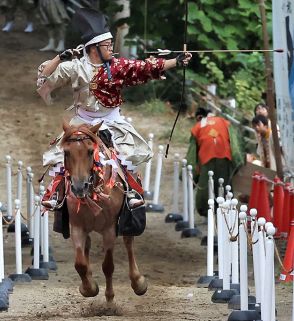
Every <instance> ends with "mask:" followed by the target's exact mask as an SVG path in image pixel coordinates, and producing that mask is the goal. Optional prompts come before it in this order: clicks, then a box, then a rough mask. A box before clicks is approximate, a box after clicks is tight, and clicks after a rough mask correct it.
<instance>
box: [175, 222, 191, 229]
mask: <svg viewBox="0 0 294 321" xmlns="http://www.w3.org/2000/svg"><path fill="white" fill-rule="evenodd" d="M186 228H189V222H188V221H179V222H177V223H176V225H175V230H176V231H177V232H179V231H183V230H184V229H186Z"/></svg>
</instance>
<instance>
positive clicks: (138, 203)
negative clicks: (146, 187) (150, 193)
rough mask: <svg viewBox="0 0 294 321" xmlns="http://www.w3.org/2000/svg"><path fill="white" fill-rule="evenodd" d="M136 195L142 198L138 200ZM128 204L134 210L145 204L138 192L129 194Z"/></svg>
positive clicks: (132, 191)
mask: <svg viewBox="0 0 294 321" xmlns="http://www.w3.org/2000/svg"><path fill="white" fill-rule="evenodd" d="M136 195H138V196H139V197H140V198H137V197H136ZM127 204H128V207H129V208H130V209H134V208H137V207H139V206H142V205H144V204H145V202H144V200H143V198H142V196H141V195H140V194H139V193H138V192H136V191H134V190H131V191H129V192H128V193H127Z"/></svg>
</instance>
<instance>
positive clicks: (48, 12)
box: [39, 0, 69, 52]
mask: <svg viewBox="0 0 294 321" xmlns="http://www.w3.org/2000/svg"><path fill="white" fill-rule="evenodd" d="M39 10H40V15H41V20H42V23H43V24H44V25H45V26H46V28H47V32H48V38H49V39H48V44H47V45H46V46H45V47H44V48H41V49H40V51H56V52H62V51H64V49H65V31H66V25H67V23H68V22H69V16H68V14H67V12H66V9H65V5H64V1H62V0H39ZM55 41H56V43H55Z"/></svg>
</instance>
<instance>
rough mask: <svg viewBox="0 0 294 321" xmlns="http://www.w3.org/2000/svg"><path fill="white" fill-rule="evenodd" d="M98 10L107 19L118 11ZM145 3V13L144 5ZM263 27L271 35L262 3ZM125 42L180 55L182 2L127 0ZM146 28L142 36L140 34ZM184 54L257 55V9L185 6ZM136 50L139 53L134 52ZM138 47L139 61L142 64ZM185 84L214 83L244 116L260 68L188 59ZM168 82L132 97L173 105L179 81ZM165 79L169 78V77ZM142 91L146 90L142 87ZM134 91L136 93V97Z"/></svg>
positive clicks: (230, 0) (260, 86)
mask: <svg viewBox="0 0 294 321" xmlns="http://www.w3.org/2000/svg"><path fill="white" fill-rule="evenodd" d="M100 3H101V4H100V6H101V8H105V10H106V12H107V13H108V14H109V15H110V16H111V12H112V13H113V12H115V11H118V10H119V8H118V7H117V5H115V2H113V1H108V2H106V1H101V2H100ZM146 3H147V8H146V7H145V4H146ZM265 5H266V10H267V25H268V31H269V35H271V7H270V6H271V4H269V2H267V1H265ZM130 8H131V17H130V18H129V19H128V20H127V22H128V24H129V26H130V31H129V35H130V39H134V38H136V37H137V38H140V39H141V40H144V34H145V32H146V34H147V48H145V49H150V50H154V49H156V48H169V49H173V50H181V48H183V42H184V33H185V32H184V30H185V21H184V17H185V6H184V1H183V0H156V1H151V0H148V1H147V2H146V1H145V0H144V1H135V0H130ZM145 23H146V30H145ZM187 30H188V39H187V40H188V49H190V50H205V49H210V50H211V49H212V50H213V49H231V50H232V49H262V47H261V46H262V43H263V41H262V25H261V20H260V13H259V5H258V2H257V1H252V0H218V1H215V0H198V1H195V0H188V25H187ZM140 48H141V51H140ZM143 49H144V48H143V47H142V46H141V47H140V46H139V58H145V57H146V55H145V54H144V50H143ZM189 69H190V70H189V72H187V79H191V80H197V81H198V82H200V83H201V84H203V85H205V84H208V83H212V82H213V83H216V84H217V86H218V94H219V95H220V96H221V97H222V98H227V97H232V96H233V97H235V98H236V99H237V104H238V107H240V108H242V110H245V111H246V112H248V113H250V111H251V110H252V108H253V106H254V105H255V103H256V102H258V101H260V99H261V95H262V93H263V92H264V87H265V80H264V62H263V59H262V56H261V55H258V54H244V55H242V54H230V53H226V54H220V53H217V54H213V53H211V54H205V55H197V54H194V56H193V59H192V61H191V63H190V65H189ZM171 75H172V77H171V79H168V80H167V81H164V82H155V83H154V84H152V85H151V86H150V87H148V86H149V85H148V86H147V87H146V88H147V89H148V91H149V93H147V91H144V90H143V89H142V88H139V87H136V89H134V90H131V91H130V92H131V95H128V96H131V98H133V99H134V98H135V96H136V95H137V96H139V97H141V99H142V98H143V97H146V98H147V99H154V98H155V97H159V98H162V99H165V100H169V101H171V102H172V103H174V105H177V104H176V103H175V102H176V101H178V102H179V100H180V84H181V75H180V73H179V72H173V73H172V74H171ZM169 77H170V75H169ZM145 86H146V85H145ZM192 90H193V88H192ZM136 91H138V93H137V94H136Z"/></svg>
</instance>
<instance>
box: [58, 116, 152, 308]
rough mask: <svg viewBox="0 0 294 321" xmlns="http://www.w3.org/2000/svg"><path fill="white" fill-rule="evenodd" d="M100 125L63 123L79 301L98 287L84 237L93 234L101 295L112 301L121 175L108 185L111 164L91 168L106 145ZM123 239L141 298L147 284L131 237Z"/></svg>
mask: <svg viewBox="0 0 294 321" xmlns="http://www.w3.org/2000/svg"><path fill="white" fill-rule="evenodd" d="M101 124H102V123H100V124H97V125H95V126H88V125H81V126H70V125H69V124H68V123H65V122H64V123H63V130H64V136H63V138H62V140H61V147H62V148H63V150H64V169H65V186H66V187H65V194H66V202H67V209H68V215H69V225H70V234H71V239H72V243H73V247H74V251H75V263H74V266H75V269H76V271H77V272H78V274H79V276H80V278H81V281H82V283H81V285H80V287H79V291H80V293H81V294H82V295H83V296H84V297H94V296H96V295H97V294H98V293H99V286H98V284H97V282H96V281H95V280H94V279H93V277H92V270H91V268H90V258H89V253H90V247H91V238H90V236H89V233H90V232H92V231H95V232H97V233H100V234H101V235H102V240H103V250H104V261H103V263H102V270H103V273H104V275H105V280H106V289H105V297H106V301H107V302H112V301H113V299H114V290H113V284H112V275H113V271H114V263H113V249H114V245H115V240H116V237H117V235H116V227H117V222H118V218H119V214H120V211H121V209H122V207H123V204H124V201H125V194H124V188H123V179H122V178H121V177H120V175H116V176H115V178H114V183H113V184H109V182H110V181H111V179H110V178H111V177H113V175H112V167H111V166H110V165H104V166H103V165H101V164H99V166H100V167H99V169H100V171H95V170H94V168H95V164H96V165H97V161H95V154H96V155H98V154H99V151H101V149H105V145H104V144H103V143H102V141H101V139H100V138H99V136H97V134H96V133H98V132H99V128H100V126H101ZM101 166H102V167H101ZM93 195H94V196H96V197H93ZM123 241H124V245H125V247H126V249H127V254H128V260H129V278H130V281H131V287H132V289H133V291H134V292H135V294H136V295H143V294H145V292H146V291H147V282H146V280H145V277H144V276H143V275H142V274H141V273H140V271H139V269H138V266H137V263H136V259H135V254H134V246H133V245H134V237H133V236H123Z"/></svg>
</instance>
